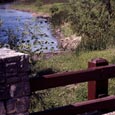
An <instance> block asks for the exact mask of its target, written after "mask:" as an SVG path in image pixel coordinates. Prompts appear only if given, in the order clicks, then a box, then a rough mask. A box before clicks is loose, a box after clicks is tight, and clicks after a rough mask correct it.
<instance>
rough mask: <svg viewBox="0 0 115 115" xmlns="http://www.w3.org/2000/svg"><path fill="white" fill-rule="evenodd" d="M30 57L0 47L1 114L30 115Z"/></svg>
mask: <svg viewBox="0 0 115 115" xmlns="http://www.w3.org/2000/svg"><path fill="white" fill-rule="evenodd" d="M28 73H29V57H28V55H26V54H23V53H19V52H15V51H13V50H10V49H7V48H1V49H0V115H29V112H28V109H29V95H30V87H29V77H28Z"/></svg>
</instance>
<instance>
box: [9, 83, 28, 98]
mask: <svg viewBox="0 0 115 115" xmlns="http://www.w3.org/2000/svg"><path fill="white" fill-rule="evenodd" d="M29 95H30V86H29V82H19V83H16V84H12V85H10V88H9V98H15V97H22V96H29Z"/></svg>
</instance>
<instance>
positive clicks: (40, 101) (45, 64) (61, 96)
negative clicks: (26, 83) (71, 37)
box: [31, 49, 115, 111]
mask: <svg viewBox="0 0 115 115" xmlns="http://www.w3.org/2000/svg"><path fill="white" fill-rule="evenodd" d="M99 57H101V58H104V59H107V60H108V61H109V63H115V49H108V50H103V51H92V52H81V53H79V55H76V54H74V53H65V54H62V55H57V56H54V57H51V58H49V59H47V60H46V59H43V60H40V61H38V62H37V63H36V71H40V70H43V69H47V68H51V69H53V70H54V71H70V70H80V69H86V68H87V65H88V61H90V60H91V59H93V58H99ZM109 82H110V85H109V94H115V90H114V89H115V86H114V84H115V80H114V79H112V80H109ZM34 97H36V98H34ZM41 97H42V98H41ZM86 99H87V83H81V84H74V85H69V86H66V87H59V88H53V89H48V90H44V91H39V92H36V94H35V95H34V96H33V97H32V106H31V111H32V110H33V111H37V110H44V109H48V108H53V107H57V106H62V105H66V104H70V103H74V102H78V101H83V100H86Z"/></svg>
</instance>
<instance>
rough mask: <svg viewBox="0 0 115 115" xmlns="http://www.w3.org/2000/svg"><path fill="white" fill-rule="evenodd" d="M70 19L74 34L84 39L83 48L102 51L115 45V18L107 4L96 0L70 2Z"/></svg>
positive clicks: (74, 0) (72, 0)
mask: <svg viewBox="0 0 115 115" xmlns="http://www.w3.org/2000/svg"><path fill="white" fill-rule="evenodd" d="M70 8H71V10H70V15H69V19H70V22H71V25H72V29H73V30H74V32H77V33H79V35H81V36H82V37H83V39H82V43H81V48H82V49H87V50H102V49H106V48H108V47H112V46H113V45H114V43H115V39H114V36H115V34H114V33H115V32H114V30H115V29H114V28H115V26H114V25H115V23H114V20H115V16H114V13H112V15H111V14H110V12H109V11H108V9H107V7H106V4H104V3H103V2H102V1H98V0H97V1H96V0H82V1H81V0H70Z"/></svg>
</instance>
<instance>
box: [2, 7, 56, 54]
mask: <svg viewBox="0 0 115 115" xmlns="http://www.w3.org/2000/svg"><path fill="white" fill-rule="evenodd" d="M7 7H8V6H7V5H6V6H5V7H4V6H0V43H1V44H4V46H7V45H8V44H13V45H16V46H18V47H20V48H21V49H22V50H29V51H32V52H52V51H56V50H58V42H57V40H56V38H55V37H54V36H53V34H52V28H51V24H50V22H49V21H48V20H47V19H46V18H41V17H38V18H36V17H33V16H32V14H31V13H28V12H23V11H18V10H12V9H9V8H7Z"/></svg>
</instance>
